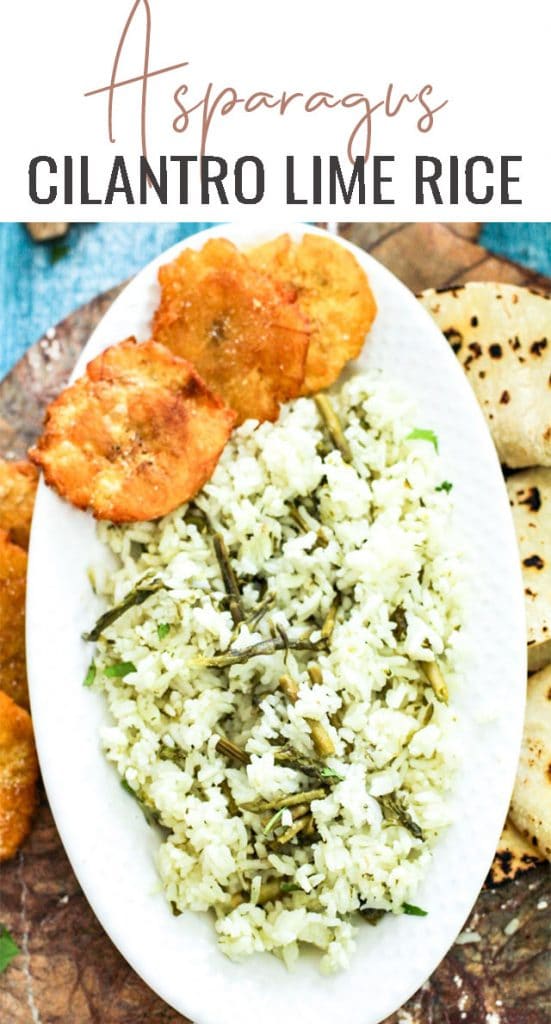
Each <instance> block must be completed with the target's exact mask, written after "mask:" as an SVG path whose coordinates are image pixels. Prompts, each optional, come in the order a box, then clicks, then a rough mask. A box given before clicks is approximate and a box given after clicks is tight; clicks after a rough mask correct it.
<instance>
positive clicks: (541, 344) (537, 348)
mask: <svg viewBox="0 0 551 1024" xmlns="http://www.w3.org/2000/svg"><path fill="white" fill-rule="evenodd" d="M546 348H547V338H542V339H541V340H540V341H534V342H533V343H532V344H531V345H530V352H531V353H532V355H534V356H541V354H542V352H544V351H545V349H546Z"/></svg>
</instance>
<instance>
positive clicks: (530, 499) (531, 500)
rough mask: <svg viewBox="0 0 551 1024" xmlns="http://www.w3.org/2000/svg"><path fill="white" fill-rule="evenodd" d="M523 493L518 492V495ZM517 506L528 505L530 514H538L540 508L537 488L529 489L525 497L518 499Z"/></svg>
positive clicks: (539, 495) (539, 496)
mask: <svg viewBox="0 0 551 1024" xmlns="http://www.w3.org/2000/svg"><path fill="white" fill-rule="evenodd" d="M524 493H525V492H524V491H519V495H520V494H524ZM519 505H528V508H529V509H530V511H531V512H539V510H540V508H541V494H540V491H539V487H530V488H529V489H528V493H527V494H526V497H525V498H519Z"/></svg>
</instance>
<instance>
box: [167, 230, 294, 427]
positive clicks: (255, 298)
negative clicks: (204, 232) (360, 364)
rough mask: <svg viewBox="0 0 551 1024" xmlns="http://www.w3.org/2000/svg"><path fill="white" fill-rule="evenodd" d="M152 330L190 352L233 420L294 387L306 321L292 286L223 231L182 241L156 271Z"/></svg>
mask: <svg viewBox="0 0 551 1024" xmlns="http://www.w3.org/2000/svg"><path fill="white" fill-rule="evenodd" d="M159 282H160V285H161V302H160V305H159V308H158V309H157V311H156V313H155V317H154V320H153V335H154V337H155V339H156V340H157V341H160V342H162V343H163V344H164V345H167V346H168V348H170V349H171V351H173V352H175V353H177V355H180V356H183V357H184V358H185V359H189V360H190V361H191V362H192V363H193V365H194V366H196V367H197V369H198V371H199V373H200V374H201V376H202V377H203V378H204V379H205V380H206V382H207V384H208V385H209V386H210V387H213V388H214V389H215V390H216V391H217V392H218V393H219V394H221V395H222V397H223V398H224V400H225V401H226V402H227V403H228V405H230V406H231V407H232V409H235V410H236V412H237V414H238V422H239V423H242V422H243V420H246V419H258V420H275V419H277V416H278V414H279V405H280V403H281V402H285V401H287V399H289V398H294V397H295V396H296V395H298V394H299V392H300V390H301V388H302V384H303V380H304V370H305V362H306V354H307V350H308V341H309V325H308V323H307V321H306V318H305V317H304V315H303V313H302V312H301V310H300V309H299V307H298V305H297V303H296V301H295V297H296V296H295V292H294V290H293V289H289V288H286V287H284V286H282V285H281V284H277V283H276V282H274V281H272V280H271V279H270V278H269V277H268V276H267V275H266V274H264V273H262V272H261V271H259V270H258V269H256V268H255V267H253V266H252V264H251V263H250V261H249V260H248V258H247V257H246V256H245V255H243V253H241V252H239V250H238V249H237V248H236V247H235V246H234V245H233V244H232V243H231V242H228V241H227V240H226V239H223V238H216V239H211V241H209V242H207V243H206V245H205V246H204V247H203V249H202V250H201V251H200V252H194V251H193V250H191V249H184V251H183V252H181V253H180V255H179V256H178V257H177V259H175V260H173V262H172V263H169V264H167V265H166V266H164V267H161V269H160V271H159Z"/></svg>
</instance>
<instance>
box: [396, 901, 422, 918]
mask: <svg viewBox="0 0 551 1024" xmlns="http://www.w3.org/2000/svg"><path fill="white" fill-rule="evenodd" d="M402 910H403V911H404V914H410V915H411V917H426V916H427V914H428V910H423V908H422V907H416V906H415V904H413V903H402Z"/></svg>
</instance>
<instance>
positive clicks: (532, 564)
mask: <svg viewBox="0 0 551 1024" xmlns="http://www.w3.org/2000/svg"><path fill="white" fill-rule="evenodd" d="M522 564H523V565H525V566H526V568H527V569H543V567H544V565H545V562H544V561H543V558H541V557H540V556H539V555H530V556H529V557H528V558H524V559H523V561H522Z"/></svg>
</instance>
